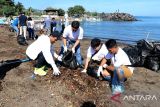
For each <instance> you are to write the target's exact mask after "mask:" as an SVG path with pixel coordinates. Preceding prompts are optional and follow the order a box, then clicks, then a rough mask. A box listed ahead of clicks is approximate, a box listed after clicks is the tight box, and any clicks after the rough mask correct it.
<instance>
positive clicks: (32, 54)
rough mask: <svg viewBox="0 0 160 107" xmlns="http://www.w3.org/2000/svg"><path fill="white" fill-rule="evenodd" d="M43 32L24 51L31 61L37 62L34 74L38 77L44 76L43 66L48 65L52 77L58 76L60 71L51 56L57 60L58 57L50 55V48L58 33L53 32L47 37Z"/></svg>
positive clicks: (58, 35)
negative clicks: (50, 68)
mask: <svg viewBox="0 0 160 107" xmlns="http://www.w3.org/2000/svg"><path fill="white" fill-rule="evenodd" d="M44 32H45V31H44V30H41V31H40V33H41V36H39V37H38V39H37V40H36V41H34V42H33V43H32V44H31V45H30V46H29V47H28V48H27V50H26V54H27V56H28V57H29V58H30V59H32V60H37V62H36V64H35V70H34V73H35V74H38V75H41V76H43V75H46V73H47V72H46V70H45V65H47V64H49V65H51V66H52V68H53V74H54V75H60V73H61V72H60V71H59V69H58V68H57V66H56V64H55V61H54V59H53V56H54V57H56V58H57V59H59V56H58V55H57V54H56V53H54V55H52V52H51V47H52V45H53V44H54V43H55V42H56V41H57V40H58V38H59V37H60V34H59V32H57V31H55V32H53V33H52V34H51V35H50V36H49V37H48V36H47V35H44Z"/></svg>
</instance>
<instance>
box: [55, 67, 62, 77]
mask: <svg viewBox="0 0 160 107" xmlns="http://www.w3.org/2000/svg"><path fill="white" fill-rule="evenodd" d="M53 70H54V71H53V75H60V74H61V72H60V71H59V69H58V68H57V67H54V68H53Z"/></svg>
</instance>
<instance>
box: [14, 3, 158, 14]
mask: <svg viewBox="0 0 160 107" xmlns="http://www.w3.org/2000/svg"><path fill="white" fill-rule="evenodd" d="M14 1H15V2H16V3H17V2H21V3H22V4H23V5H24V7H25V8H29V7H33V8H35V9H40V10H43V9H45V8H47V7H53V8H62V9H64V10H67V9H68V8H69V7H73V6H74V5H82V6H83V7H84V8H85V9H86V10H87V11H92V12H106V13H111V12H115V11H116V10H118V9H119V11H120V12H126V13H130V14H132V15H135V16H160V12H159V10H160V0H14Z"/></svg>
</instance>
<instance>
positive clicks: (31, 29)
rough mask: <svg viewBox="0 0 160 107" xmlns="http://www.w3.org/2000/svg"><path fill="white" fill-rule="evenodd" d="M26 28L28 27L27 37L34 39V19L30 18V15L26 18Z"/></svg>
mask: <svg viewBox="0 0 160 107" xmlns="http://www.w3.org/2000/svg"><path fill="white" fill-rule="evenodd" d="M27 28H28V34H29V39H32V40H34V39H35V35H34V21H33V20H32V18H31V17H29V18H28V22H27Z"/></svg>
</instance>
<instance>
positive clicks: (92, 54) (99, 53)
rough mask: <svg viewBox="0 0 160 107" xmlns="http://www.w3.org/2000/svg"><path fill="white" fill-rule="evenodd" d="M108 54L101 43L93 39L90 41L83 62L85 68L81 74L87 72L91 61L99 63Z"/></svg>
mask: <svg viewBox="0 0 160 107" xmlns="http://www.w3.org/2000/svg"><path fill="white" fill-rule="evenodd" d="M107 54H108V50H107V48H106V46H105V44H103V43H101V40H100V39H97V38H94V39H92V40H91V45H90V46H89V48H88V51H87V58H86V62H85V67H84V70H83V71H82V72H87V68H88V66H89V63H90V62H91V61H92V60H93V61H97V62H99V64H100V62H101V60H102V59H103V58H104V57H105V56H106V55H107Z"/></svg>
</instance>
